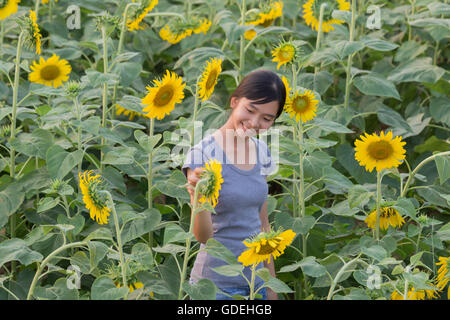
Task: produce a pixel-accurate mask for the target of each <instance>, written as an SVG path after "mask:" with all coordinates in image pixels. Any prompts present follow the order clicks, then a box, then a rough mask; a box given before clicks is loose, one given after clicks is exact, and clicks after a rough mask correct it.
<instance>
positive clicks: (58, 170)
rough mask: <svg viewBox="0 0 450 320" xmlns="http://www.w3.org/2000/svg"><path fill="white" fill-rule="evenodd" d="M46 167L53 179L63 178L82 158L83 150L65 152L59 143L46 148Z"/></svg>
mask: <svg viewBox="0 0 450 320" xmlns="http://www.w3.org/2000/svg"><path fill="white" fill-rule="evenodd" d="M46 158H47V169H48V173H49V174H50V177H51V178H53V179H63V178H64V177H65V176H66V175H67V174H68V173H69V172H70V171H71V170H72V169H73V168H74V167H75V166H77V165H78V164H79V163H80V162H81V161H82V160H83V151H82V150H77V151H74V152H67V151H66V150H64V149H63V148H62V147H60V146H59V145H54V146H52V147H50V148H49V149H48V150H47V157H46Z"/></svg>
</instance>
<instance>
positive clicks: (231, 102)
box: [230, 97, 239, 109]
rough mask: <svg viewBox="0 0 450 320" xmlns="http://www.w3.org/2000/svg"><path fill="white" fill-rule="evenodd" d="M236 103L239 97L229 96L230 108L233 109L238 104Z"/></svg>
mask: <svg viewBox="0 0 450 320" xmlns="http://www.w3.org/2000/svg"><path fill="white" fill-rule="evenodd" d="M238 103H239V98H236V97H231V100H230V107H231V109H234V108H235V107H236V106H237V105H238Z"/></svg>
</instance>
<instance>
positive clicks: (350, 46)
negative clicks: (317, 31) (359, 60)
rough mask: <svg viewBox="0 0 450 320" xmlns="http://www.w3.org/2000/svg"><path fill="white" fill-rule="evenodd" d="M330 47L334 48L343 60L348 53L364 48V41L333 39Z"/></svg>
mask: <svg viewBox="0 0 450 320" xmlns="http://www.w3.org/2000/svg"><path fill="white" fill-rule="evenodd" d="M330 47H332V48H333V49H334V52H336V54H337V55H338V56H339V58H340V59H341V60H343V59H344V58H345V57H347V56H348V55H351V54H354V53H356V52H358V51H360V50H362V49H364V45H363V43H362V42H360V41H348V40H337V41H331V42H330Z"/></svg>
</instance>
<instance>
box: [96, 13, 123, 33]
mask: <svg viewBox="0 0 450 320" xmlns="http://www.w3.org/2000/svg"><path fill="white" fill-rule="evenodd" d="M95 24H96V29H97V30H98V31H101V30H102V28H103V27H104V28H105V30H106V34H107V35H108V36H112V35H113V34H116V33H117V32H119V30H120V18H119V17H116V16H112V15H111V14H109V12H106V13H104V14H102V15H99V16H97V19H96V22H95Z"/></svg>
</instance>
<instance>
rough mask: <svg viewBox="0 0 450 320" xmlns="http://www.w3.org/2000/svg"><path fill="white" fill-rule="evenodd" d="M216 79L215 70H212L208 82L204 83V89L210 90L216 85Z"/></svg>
mask: <svg viewBox="0 0 450 320" xmlns="http://www.w3.org/2000/svg"><path fill="white" fill-rule="evenodd" d="M216 79H217V70H212V71H211V73H210V74H209V77H208V80H207V81H206V89H208V90H209V89H211V88H212V87H213V86H214V84H215V83H216Z"/></svg>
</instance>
